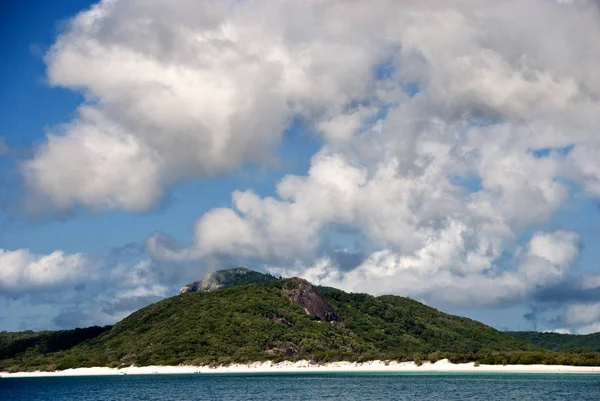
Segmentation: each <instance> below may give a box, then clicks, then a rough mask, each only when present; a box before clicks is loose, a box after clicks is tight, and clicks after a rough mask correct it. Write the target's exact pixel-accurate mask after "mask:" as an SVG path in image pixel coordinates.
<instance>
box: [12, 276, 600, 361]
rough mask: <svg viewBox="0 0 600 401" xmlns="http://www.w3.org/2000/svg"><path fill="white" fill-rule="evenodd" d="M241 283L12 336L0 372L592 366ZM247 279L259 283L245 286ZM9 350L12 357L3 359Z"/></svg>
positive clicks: (299, 284)
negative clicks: (72, 326) (65, 340)
mask: <svg viewBox="0 0 600 401" xmlns="http://www.w3.org/2000/svg"><path fill="white" fill-rule="evenodd" d="M232 273H233V274H232ZM254 273H256V272H254ZM241 276H243V277H246V279H247V280H245V281H244V283H243V284H240V285H233V284H232V285H228V284H227V283H224V282H223V281H217V285H222V287H220V288H218V289H215V288H214V287H215V286H213V285H212V284H211V285H209V286H208V287H207V286H205V285H200V286H198V287H197V288H196V290H195V292H194V291H188V292H182V293H181V294H180V295H177V296H174V297H171V298H168V299H165V300H163V301H160V302H157V303H155V304H152V305H150V306H148V307H146V308H143V309H140V310H139V311H137V312H134V313H133V314H131V315H130V316H128V317H126V318H125V319H123V320H121V321H120V322H118V323H117V324H115V325H114V326H113V327H110V328H99V329H97V330H98V332H97V333H96V334H97V335H96V336H92V337H91V338H90V337H88V338H85V339H82V337H81V336H79V337H77V339H78V341H73V344H71V346H65V344H62V346H61V347H60V348H59V349H56V348H47V347H46V348H45V347H43V346H41V345H40V344H41V343H42V342H43V341H47V338H46V340H43V339H42V337H40V341H39V342H37V343H36V342H35V341H32V340H31V336H29V337H28V338H29V340H28V341H29V343H28V344H23V343H21V346H15V341H17V342H18V341H23V338H21V339H19V336H17V337H14V338H13V340H14V341H13V342H12V343H11V342H10V341H8V342H5V343H0V355H3V356H2V359H1V360H0V371H2V370H10V371H23V370H36V369H41V370H55V369H67V368H73V367H91V366H110V367H123V366H130V365H137V366H144V365H179V364H194V365H207V364H213V365H215V364H216V365H219V364H230V363H235V362H239V363H245V362H254V361H267V360H270V361H273V362H279V361H283V360H290V361H296V360H310V361H313V362H315V363H321V362H330V361H338V360H346V361H367V360H376V359H379V360H399V361H403V360H415V361H423V360H432V361H436V360H439V359H442V358H449V359H450V360H451V361H453V362H467V361H480V362H481V363H492V364H494V363H496V364H501V363H526V364H530V363H542V362H543V363H548V364H575V365H600V354H597V353H583V354H581V353H580V354H573V355H571V354H559V353H554V352H551V351H544V350H541V349H540V348H538V347H536V346H534V345H531V344H529V343H527V342H525V341H523V340H520V339H517V338H515V337H513V336H511V335H509V334H507V333H503V332H500V331H497V330H495V329H494V328H492V327H489V326H486V325H484V324H482V323H479V322H477V321H474V320H471V319H467V318H463V317H459V316H453V315H449V314H446V313H443V312H440V311H438V310H436V309H434V308H431V307H428V306H426V305H424V304H422V303H419V302H417V301H414V300H412V299H409V298H404V297H399V296H393V295H385V296H379V297H375V296H372V295H368V294H353V293H346V292H344V291H341V290H338V289H334V288H324V287H316V286H314V285H312V284H311V283H309V282H308V281H306V280H303V279H300V278H290V279H277V278H275V277H273V276H270V277H269V278H268V279H265V278H264V277H262V276H264V275H261V274H260V273H257V274H251V273H243V274H241ZM210 277H212V278H215V277H229V278H231V277H233V280H234V282H235V281H237V280H238V278H239V277H240V271H237V272H232V271H225V272H217V273H215V274H212V275H211V276H210ZM218 280H221V279H220V278H219V279H218ZM251 280H257V281H258V282H255V283H248V281H251ZM202 281H204V280H202ZM238 282H239V281H238ZM229 284H231V282H230V283H229ZM86 333H88V332H86ZM90 333H91V332H90ZM6 335H7V333H5V337H6ZM46 335H47V333H46ZM34 337H35V336H34ZM0 338H1V337H0ZM79 340H82V341H79ZM9 348H10V349H11V350H13V351H11V353H8V352H3V350H5V349H9Z"/></svg>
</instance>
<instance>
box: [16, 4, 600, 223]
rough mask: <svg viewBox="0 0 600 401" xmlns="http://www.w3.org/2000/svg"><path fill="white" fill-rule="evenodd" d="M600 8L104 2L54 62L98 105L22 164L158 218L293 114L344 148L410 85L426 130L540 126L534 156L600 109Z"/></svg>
mask: <svg viewBox="0 0 600 401" xmlns="http://www.w3.org/2000/svg"><path fill="white" fill-rule="evenodd" d="M597 15H598V10H597V8H596V6H595V5H594V4H593V3H591V2H582V3H581V4H579V5H578V6H575V5H565V4H556V3H554V4H553V3H552V2H548V1H543V0H534V1H531V2H528V3H527V4H526V5H524V4H522V3H521V2H516V1H502V2H497V1H483V2H474V1H458V2H452V4H449V3H448V2H439V1H436V2H428V3H427V5H426V6H425V5H423V3H422V2H418V1H413V0H410V1H409V0H406V1H400V2H399V1H391V0H379V1H378V2H377V4H376V5H374V4H373V3H372V2H371V1H354V2H352V4H351V5H348V4H347V3H346V2H344V1H339V0H328V1H309V2H297V1H292V0H288V1H281V2H272V1H266V0H256V1H248V2H235V1H224V2H217V1H200V2H178V3H177V4H176V5H174V4H173V3H172V2H167V1H151V2H148V1H141V0H136V1H128V2H125V1H103V2H101V3H99V4H98V5H96V6H94V7H93V8H92V9H91V10H89V11H86V12H83V13H81V14H79V15H78V16H77V17H76V18H74V19H73V20H72V21H71V24H70V26H69V28H68V29H67V30H66V31H65V32H63V33H62V34H61V35H60V36H59V37H58V39H57V41H56V43H55V44H54V45H53V47H52V49H51V50H50V52H49V53H48V54H47V57H46V60H47V64H48V77H49V80H50V82H51V84H52V85H56V86H64V87H68V88H72V89H74V90H81V91H83V93H84V94H85V95H86V98H87V102H86V105H84V106H82V108H81V111H80V117H78V118H77V119H76V120H75V121H73V122H72V123H70V124H68V125H66V126H65V127H64V132H62V133H61V134H60V135H57V134H50V136H49V141H48V144H47V145H44V146H42V147H41V148H40V149H39V150H38V152H37V153H36V155H35V156H34V158H33V159H32V160H30V161H29V162H27V163H25V165H24V167H23V171H24V174H25V176H26V178H27V182H28V186H29V188H30V189H31V190H32V193H33V195H34V198H35V196H36V195H37V196H38V197H41V198H44V197H48V198H49V199H50V200H51V201H52V203H53V204H54V206H56V207H58V208H60V209H67V208H69V207H71V206H73V205H76V204H82V205H85V206H88V207H96V208H97V207H108V208H122V209H126V210H133V211H139V210H147V209H148V208H150V207H152V206H153V205H154V204H155V203H156V201H157V200H158V199H160V198H161V196H163V194H164V193H165V191H167V190H168V189H169V187H170V186H172V185H173V184H174V183H176V182H178V181H179V180H182V179H185V178H190V177H205V176H210V175H214V174H219V173H222V172H227V171H230V170H232V169H233V168H235V167H237V166H239V165H240V164H243V163H245V162H256V163H261V162H264V160H268V158H269V154H270V150H272V149H273V147H274V146H276V144H277V142H278V141H279V140H280V139H281V136H282V133H283V131H284V129H285V128H286V126H287V125H288V123H289V120H290V119H291V118H292V117H294V116H301V117H302V118H303V119H304V120H306V121H309V122H311V123H312V124H313V126H314V127H315V128H316V129H317V130H318V131H321V132H322V134H323V135H324V138H325V139H326V140H327V141H330V142H332V143H339V142H346V141H348V140H349V139H350V138H352V137H354V136H356V135H360V134H361V133H362V131H363V130H362V128H363V127H362V126H363V124H364V123H365V122H367V121H368V120H370V118H371V117H370V116H373V115H375V114H376V113H377V112H378V110H380V109H381V108H382V107H388V106H389V105H394V104H397V102H404V101H405V99H404V97H403V95H401V88H403V87H404V85H406V84H411V85H415V86H417V87H419V88H420V94H419V96H417V97H418V98H419V99H420V100H418V101H416V100H415V103H417V104H416V105H415V108H416V110H413V111H415V112H417V113H419V114H421V115H425V117H426V119H425V121H423V122H424V123H430V122H431V119H432V118H441V119H442V120H446V121H448V120H456V119H458V120H465V118H473V117H476V118H487V119H493V120H498V119H508V120H511V121H514V122H518V123H523V122H532V121H537V122H540V123H543V124H542V125H540V127H541V128H540V129H538V130H536V131H535V132H532V133H531V135H529V136H530V137H531V138H530V141H529V142H530V145H533V147H534V148H537V147H539V146H542V145H546V144H548V143H549V142H552V143H563V144H572V143H579V142H581V141H582V140H587V139H589V135H588V133H587V132H586V131H587V130H589V129H590V128H591V127H595V126H597V123H598V122H599V121H598V115H600V114H599V113H598V112H597V111H598V100H597V99H598V95H600V78H599V77H598V74H597V73H596V65H597V62H598V61H599V60H600V49H598V46H597V45H596V42H595V41H593V39H592V38H593V37H594V35H593V34H592V33H593V32H597V33H600V32H598V31H599V30H600V28H599V27H598V24H597V22H596V20H595V16H597ZM532 17H534V18H532ZM532 21H533V23H532ZM550 44H551V45H550ZM574 59H576V60H578V62H577V63H576V65H574V64H573V63H571V62H570V61H568V60H574ZM385 63H388V64H389V66H390V68H392V67H393V69H392V72H391V74H389V76H386V75H385V74H384V75H382V76H380V77H378V76H377V74H376V71H377V69H378V68H379V66H381V65H382V64H385ZM403 99H404V100H403ZM361 104H363V105H367V106H358V107H356V105H361ZM91 116H93V117H91ZM547 127H557V128H556V129H555V131H556V132H557V133H556V135H554V137H555V138H554V139H553V140H550V139H549V138H546V136H547V132H546V131H547V130H548V128H547ZM574 129H577V132H579V134H577V133H575V132H574ZM396 134H398V133H396ZM406 135H408V136H410V135H411V134H410V133H406ZM511 139H512V140H514V139H515V138H514V135H513V138H511ZM521 142H524V141H523V140H521ZM109 148H110V149H112V148H114V149H115V152H114V153H112V152H108V151H106V150H104V149H109ZM67 151H68V152H69V153H68V154H69V155H72V154H73V153H75V154H81V155H80V157H78V158H77V160H74V161H73V162H66V161H65V153H66V152H67ZM101 156H105V157H101ZM81 162H85V163H84V164H81ZM507 162H508V161H507ZM47 171H53V174H49V173H47ZM123 175H125V176H130V177H127V178H124V177H122V176H123ZM115 177H119V179H117V178H115ZM129 181H132V183H130V182H129ZM129 184H133V185H129ZM38 199H39V198H38Z"/></svg>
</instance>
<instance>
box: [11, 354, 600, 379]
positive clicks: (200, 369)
mask: <svg viewBox="0 0 600 401" xmlns="http://www.w3.org/2000/svg"><path fill="white" fill-rule="evenodd" d="M320 372H321V373H334V372H339V373H342V372H349V373H361V372H388V373H393V372H396V373H402V372H405V373H426V372H429V373H436V372H439V373H449V372H455V373H585V374H590V373H600V367H598V366H564V365H480V366H475V364H474V363H464V364H454V363H450V362H449V361H448V360H446V359H444V360H441V361H438V362H436V363H430V362H426V363H423V364H422V365H421V366H417V365H416V364H415V363H414V362H385V361H371V362H364V363H351V362H333V363H328V364H323V365H316V364H312V363H310V362H309V361H298V362H281V363H277V364H273V363H270V362H266V363H259V362H257V363H252V364H233V365H229V366H220V367H212V368H211V367H208V366H142V367H137V366H130V367H127V368H122V369H116V368H104V367H95V368H77V369H67V370H61V371H55V372H16V373H8V372H0V376H1V377H6V378H11V377H50V376H105V375H123V374H125V375H147V374H198V373H200V374H223V373H232V374H243V373H320Z"/></svg>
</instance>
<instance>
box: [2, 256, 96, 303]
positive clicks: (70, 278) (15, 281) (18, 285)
mask: <svg viewBox="0 0 600 401" xmlns="http://www.w3.org/2000/svg"><path fill="white" fill-rule="evenodd" d="M94 273H95V272H94V267H93V264H92V263H91V261H89V260H88V259H87V258H86V256H85V255H83V254H80V253H75V254H71V255H69V254H65V253H64V252H62V251H55V252H53V253H51V254H49V255H39V254H34V253H31V252H30V251H29V250H27V249H18V250H15V251H9V250H4V249H0V293H3V292H7V293H9V294H14V293H15V292H18V293H24V292H32V291H39V290H44V291H56V290H60V289H61V288H62V287H63V286H65V285H75V284H78V283H81V282H83V281H86V280H88V279H90V278H93V277H94Z"/></svg>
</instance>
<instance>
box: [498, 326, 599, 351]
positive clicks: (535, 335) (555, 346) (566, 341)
mask: <svg viewBox="0 0 600 401" xmlns="http://www.w3.org/2000/svg"><path fill="white" fill-rule="evenodd" d="M507 333H508V334H510V335H512V336H513V337H516V338H520V339H521V340H523V341H527V342H528V343H531V344H534V345H536V346H538V347H542V348H546V349H549V350H552V351H571V350H573V351H595V352H600V333H592V334H585V335H583V334H560V333H540V332H537V331H510V332H507Z"/></svg>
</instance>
